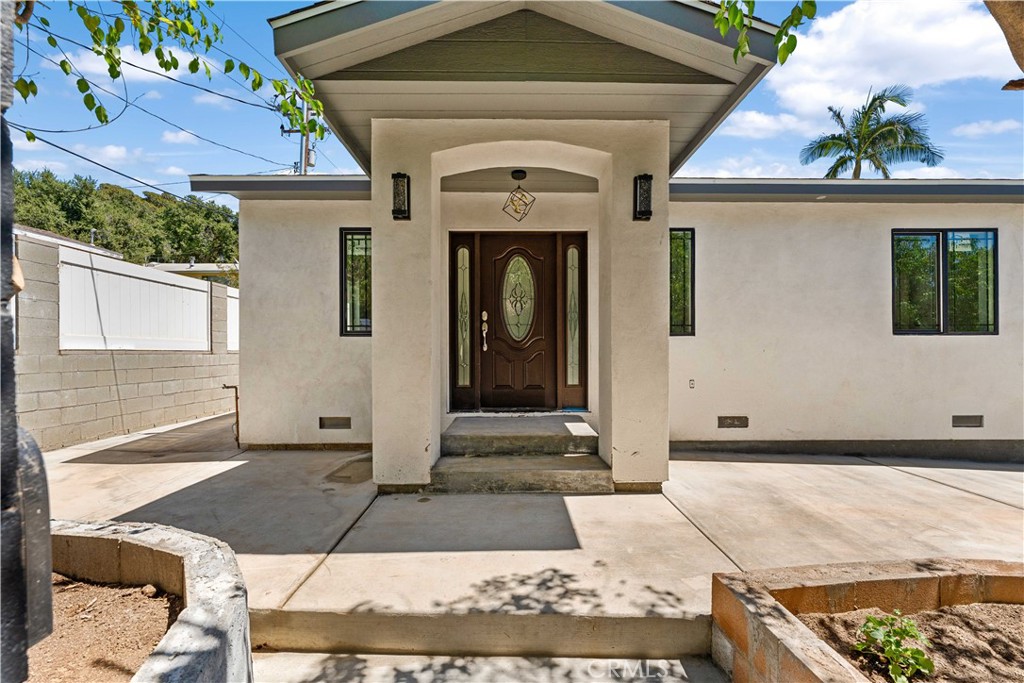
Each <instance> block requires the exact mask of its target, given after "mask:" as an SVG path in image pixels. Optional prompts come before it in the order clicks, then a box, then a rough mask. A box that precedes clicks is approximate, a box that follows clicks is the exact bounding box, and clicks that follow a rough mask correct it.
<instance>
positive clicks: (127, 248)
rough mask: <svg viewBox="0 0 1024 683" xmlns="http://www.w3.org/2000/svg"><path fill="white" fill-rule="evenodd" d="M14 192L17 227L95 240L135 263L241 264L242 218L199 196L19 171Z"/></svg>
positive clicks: (45, 172)
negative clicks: (140, 190)
mask: <svg viewBox="0 0 1024 683" xmlns="http://www.w3.org/2000/svg"><path fill="white" fill-rule="evenodd" d="M14 195H15V198H16V201H15V219H16V220H17V221H18V222H19V223H23V224H25V225H27V226H29V227H33V228H41V229H43V230H50V231H51V232H55V233H57V234H60V235H64V236H66V237H71V238H73V239H77V240H81V241H84V242H89V241H92V240H93V239H94V240H95V244H96V246H99V247H103V248H105V249H111V250H113V251H117V252H120V253H121V254H123V255H124V258H125V260H127V261H131V262H133V263H148V262H150V261H161V262H165V263H184V262H188V261H189V260H190V259H195V260H196V261H198V262H204V263H229V264H230V263H234V262H235V261H236V260H238V216H237V214H235V212H234V211H232V210H231V209H229V208H227V207H224V206H221V205H219V204H217V203H215V202H212V201H204V200H202V199H199V198H198V197H195V196H193V195H189V196H188V197H186V198H185V199H184V200H180V199H178V198H176V197H175V196H173V195H170V194H166V193H158V192H147V193H145V196H139V195H137V194H135V193H134V192H132V191H131V190H128V189H126V188H123V187H118V186H117V185H109V184H102V185H99V186H98V187H97V184H96V181H95V180H93V179H92V178H88V177H83V176H75V177H74V178H73V179H71V180H61V179H60V178H58V177H57V176H55V175H54V174H53V173H52V172H51V171H49V170H43V171H37V172H33V173H26V172H23V171H15V172H14ZM93 230H95V233H93Z"/></svg>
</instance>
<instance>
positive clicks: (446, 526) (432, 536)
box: [334, 493, 580, 554]
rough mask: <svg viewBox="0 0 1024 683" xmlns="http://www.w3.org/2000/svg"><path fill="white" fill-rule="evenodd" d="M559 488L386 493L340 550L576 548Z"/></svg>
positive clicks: (383, 551)
mask: <svg viewBox="0 0 1024 683" xmlns="http://www.w3.org/2000/svg"><path fill="white" fill-rule="evenodd" d="M579 548H580V542H579V539H578V538H577V537H576V531H575V529H574V528H573V524H572V519H571V517H570V516H569V511H568V509H567V508H566V504H565V497H564V496H562V495H558V494H551V493H545V494H535V495H513V496H505V495H496V494H467V495H439V496H438V495H434V496H416V495H401V496H382V497H380V498H378V499H377V500H376V501H375V502H374V504H373V505H372V506H371V507H370V509H369V510H367V512H366V514H365V515H363V517H362V518H361V519H360V520H359V523H358V524H356V525H355V526H354V527H353V528H352V530H351V531H350V532H349V533H348V534H347V535H346V536H345V539H344V540H343V541H342V542H341V543H340V544H339V545H338V547H337V549H336V550H335V551H334V552H335V553H336V554H370V553H415V552H422V553H427V552H430V553H446V552H475V551H496V550H577V549H579Z"/></svg>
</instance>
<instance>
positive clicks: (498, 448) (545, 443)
mask: <svg viewBox="0 0 1024 683" xmlns="http://www.w3.org/2000/svg"><path fill="white" fill-rule="evenodd" d="M597 439H598V436H597V432H595V431H594V430H593V428H592V427H590V425H588V424H587V423H586V422H585V421H584V420H583V418H582V417H580V416H579V415H543V416H529V415H526V416H514V417H458V418H456V419H455V421H454V422H452V424H451V426H450V427H448V429H446V430H445V431H444V433H443V434H442V435H441V455H565V454H574V455H575V454H588V455H596V454H597Z"/></svg>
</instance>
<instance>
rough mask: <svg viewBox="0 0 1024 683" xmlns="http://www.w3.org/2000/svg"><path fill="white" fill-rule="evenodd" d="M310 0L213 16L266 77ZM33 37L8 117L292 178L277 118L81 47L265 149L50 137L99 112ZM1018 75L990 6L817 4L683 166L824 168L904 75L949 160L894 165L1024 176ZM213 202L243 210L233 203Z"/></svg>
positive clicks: (324, 162)
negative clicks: (818, 151) (783, 54)
mask: <svg viewBox="0 0 1024 683" xmlns="http://www.w3.org/2000/svg"><path fill="white" fill-rule="evenodd" d="M103 4H107V3H103ZM306 4H309V3H305V2H303V3H291V2H252V1H244V2H243V1H241V0H219V1H218V2H217V4H216V5H215V7H214V9H213V14H214V15H216V17H218V18H220V19H222V20H223V21H224V23H225V29H224V30H225V40H224V43H223V44H222V45H221V47H222V48H223V50H224V52H226V53H228V54H230V55H231V56H232V57H234V58H235V60H236V61H238V60H243V61H246V62H248V63H249V64H250V65H251V66H253V67H255V68H258V69H260V70H261V71H262V72H263V73H264V75H265V76H267V77H281V76H283V75H284V72H283V70H282V69H281V67H280V65H279V63H278V62H277V60H276V58H275V57H274V56H273V43H272V36H271V30H270V27H269V25H268V24H267V22H266V19H267V18H268V17H272V16H277V15H279V14H284V13H286V12H289V11H291V10H293V9H296V8H298V7H302V6H304V5H306ZM94 6H102V4H100V3H94ZM50 7H51V9H49V10H46V9H41V10H37V11H42V12H44V13H45V16H47V18H48V19H49V20H50V21H51V23H52V26H53V28H54V31H55V32H56V33H58V34H60V35H65V36H68V37H72V38H75V39H77V40H79V41H81V40H82V39H83V35H84V34H83V28H82V25H81V23H80V21H79V20H78V17H77V16H76V15H74V14H72V13H71V12H69V11H68V10H67V8H66V5H65V4H63V3H61V2H55V3H50ZM790 7H792V2H787V1H779V2H765V0H760V2H758V9H757V13H758V15H759V16H761V17H763V18H765V19H766V20H769V21H776V22H777V21H779V20H780V19H781V18H782V17H783V16H785V14H786V13H787V12H788V10H789V8H790ZM709 20H710V17H709ZM26 38H27V39H28V41H29V45H30V46H31V47H32V49H33V50H35V51H37V52H39V53H41V54H42V55H44V56H48V57H52V56H54V55H55V54H56V51H55V50H54V49H53V48H51V47H50V46H49V45H47V44H46V41H45V36H44V35H43V34H42V33H41V32H40V31H38V30H33V29H30V30H29V32H28V33H27V35H26V34H25V33H22V34H21V35H16V40H17V41H19V42H18V44H17V45H16V47H15V55H16V64H17V67H16V73H17V72H20V71H22V70H24V73H25V74H29V75H32V76H33V77H34V78H35V80H36V82H37V83H38V85H39V90H40V95H39V96H38V97H36V98H33V99H32V100H30V101H29V102H28V103H27V104H26V103H24V102H21V101H20V98H19V100H18V102H17V103H16V105H15V106H14V108H13V109H11V110H10V111H9V112H8V118H9V119H10V120H11V121H14V122H17V123H20V124H22V125H26V126H28V127H30V128H32V129H33V130H35V131H36V132H37V134H38V135H39V136H40V137H42V138H45V139H47V140H50V141H52V142H55V143H57V144H59V145H61V146H62V147H65V148H68V149H70V150H72V151H75V152H77V153H78V154H80V155H82V156H84V157H87V158H88V159H92V160H95V161H98V162H101V163H103V164H105V165H106V166H109V167H111V168H114V169H116V170H118V171H121V172H123V173H126V174H128V175H130V176H133V177H135V178H138V179H140V180H143V181H145V182H147V183H151V184H153V185H158V186H160V187H162V188H163V189H166V190H167V191H170V192H174V193H175V194H185V193H187V192H188V184H187V182H186V181H187V175H188V174H190V173H210V174H244V173H273V172H285V171H287V169H288V167H290V165H291V164H292V162H293V161H295V160H296V159H297V158H298V136H291V137H282V136H281V134H280V131H279V126H280V124H281V120H280V119H279V117H278V116H277V115H276V114H275V113H274V112H273V111H270V110H267V109H265V108H260V107H259V106H255V107H254V106H249V105H246V104H241V103H238V102H235V101H232V100H228V99H225V98H224V97H220V96H218V95H217V94H212V93H209V92H204V91H201V90H197V89H195V88H190V87H188V86H185V85H182V84H180V83H175V82H172V81H169V80H166V79H163V78H159V77H156V76H152V75H149V74H145V73H143V72H140V71H138V70H134V69H132V68H131V67H126V69H125V76H126V78H125V82H124V83H123V84H122V83H117V84H110V79H109V77H108V76H107V75H106V73H105V71H106V70H105V68H102V66H101V65H100V64H97V62H98V60H97V59H96V58H94V57H93V56H92V55H89V54H85V58H84V59H82V57H81V56H80V55H81V54H82V51H80V50H78V49H77V48H74V47H73V46H72V49H74V50H76V51H77V55H78V56H79V59H78V63H79V66H81V67H82V68H83V71H86V72H87V74H88V75H89V77H90V78H91V79H92V80H95V81H97V82H100V83H103V84H105V85H109V87H110V89H111V90H116V91H117V92H120V93H123V88H125V87H126V88H127V90H128V98H129V99H131V100H133V101H135V103H136V104H138V105H139V106H141V107H143V108H145V109H147V110H149V111H150V112H152V113H154V114H157V115H159V116H160V117H162V118H164V119H166V121H167V122H170V124H175V125H176V126H179V127H180V128H184V129H186V130H188V131H192V132H194V133H196V134H198V135H200V136H202V137H204V138H208V139H210V140H213V141H216V142H218V143H221V144H223V145H227V146H230V147H234V148H236V149H239V150H242V151H245V152H248V153H249V154H251V155H255V156H256V157H262V158H261V159H257V158H254V157H252V156H246V155H243V154H239V153H236V152H233V151H230V150H227V149H225V148H223V147H218V146H215V145H213V144H209V143H207V142H204V141H201V140H198V139H196V138H195V137H193V136H191V135H189V134H187V133H183V132H182V131H181V130H179V128H176V127H174V125H170V124H169V123H167V122H165V121H160V120H158V119H156V118H154V117H152V116H150V115H148V114H146V113H143V112H142V111H140V110H138V109H136V108H132V107H130V108H128V109H127V110H126V111H125V112H124V114H122V115H121V116H120V118H118V119H117V120H116V121H114V122H113V123H112V124H111V125H108V126H105V127H101V128H95V129H92V130H85V131H81V132H44V131H46V130H61V131H66V130H75V129H79V128H84V127H88V126H90V125H94V124H95V119H94V118H93V117H92V115H91V114H90V113H89V112H88V111H86V110H85V108H84V107H83V106H82V105H81V99H80V98H81V96H80V95H79V94H78V92H77V90H76V89H75V85H74V80H73V79H71V78H67V77H65V76H64V75H63V73H61V72H60V71H59V70H58V69H57V68H56V67H54V66H52V65H51V64H49V63H47V62H46V61H45V60H44V59H43V58H41V57H40V56H38V55H36V54H32V53H31V52H28V53H26V50H25V49H24V46H23V43H22V41H24V40H25V39H26ZM69 52H70V50H69ZM75 55H76V53H72V56H75ZM26 57H27V59H26ZM125 57H126V59H129V60H130V61H138V62H139V63H146V60H147V59H148V58H146V57H142V56H138V55H134V54H132V53H131V51H130V50H129V51H126V53H125ZM210 57H211V58H212V60H213V61H214V62H218V63H219V62H222V61H223V60H224V59H225V58H226V55H225V54H224V53H221V52H217V51H214V52H212V53H211V55H210ZM58 59H59V57H58ZM184 61H185V60H182V62H184ZM1019 76H1020V71H1019V69H1018V68H1017V66H1016V65H1015V64H1014V62H1013V60H1012V58H1011V56H1010V53H1009V49H1008V48H1007V46H1006V43H1005V40H1004V39H1003V36H1002V34H1001V33H1000V31H999V29H998V27H997V25H996V24H995V21H994V20H993V19H992V18H991V16H990V15H989V14H988V12H987V11H986V10H985V9H984V7H983V5H982V4H981V2H968V1H965V0H925V1H924V2H918V1H916V0H857V1H856V2H819V16H818V18H817V19H816V20H815V21H814V22H812V23H811V24H809V25H808V26H805V27H804V28H802V29H801V31H800V42H799V45H798V47H797V51H796V53H795V54H794V55H793V56H792V57H791V58H790V60H789V61H788V62H787V63H786V64H785V65H784V66H776V67H775V68H774V69H773V70H772V72H771V73H770V74H769V76H768V77H767V78H766V79H765V80H764V81H762V83H761V84H760V85H759V86H758V87H757V88H756V89H755V90H754V92H752V93H751V94H750V96H749V97H747V99H746V100H744V102H743V103H742V104H741V105H740V106H739V107H738V109H737V110H736V111H735V112H734V113H733V114H732V116H730V117H729V119H728V120H726V122H725V123H724V124H723V125H722V126H721V127H720V128H719V130H718V131H716V133H715V134H714V135H713V136H712V137H711V139H710V140H709V141H708V142H706V143H705V144H704V146H703V147H702V148H701V149H700V150H699V151H698V152H697V154H696V155H695V156H694V157H693V158H692V159H691V160H690V161H689V162H688V163H687V165H686V166H685V167H684V168H683V170H682V172H681V173H680V175H687V176H711V177H730V176H744V177H820V176H821V175H822V174H823V173H824V170H825V168H827V163H825V162H819V163H816V164H813V165H810V166H801V165H800V163H799V160H798V158H797V156H798V154H799V150H800V148H801V147H802V146H803V145H804V144H805V143H806V142H807V141H808V140H809V139H810V138H812V137H815V136H816V135H818V134H820V133H824V132H828V131H830V130H831V129H830V127H829V121H828V114H827V111H826V109H825V107H826V106H827V105H829V104H833V105H838V106H841V107H843V108H844V110H846V111H849V110H851V109H852V108H853V107H856V106H858V105H859V104H861V103H863V101H864V99H865V97H866V95H867V93H868V90H869V89H871V88H875V89H878V88H882V87H885V86H887V85H891V84H894V83H904V84H907V85H909V86H911V87H912V88H913V89H914V101H913V103H912V105H911V107H912V108H913V109H915V110H919V111H923V112H924V113H925V114H926V116H927V121H928V123H929V130H930V133H931V136H932V140H933V142H935V143H936V144H937V145H938V146H940V147H941V148H942V149H943V150H944V151H945V153H946V158H945V160H944V161H943V163H942V164H941V166H939V167H937V168H928V167H925V166H922V165H920V164H904V165H900V166H897V167H895V168H894V171H895V172H896V173H895V175H897V176H898V177H919V178H957V177H963V178H1020V177H1024V129H1022V119H1024V104H1022V102H1024V95H1022V93H1020V92H1006V91H1002V90H1000V88H1001V86H1002V85H1003V83H1005V82H1006V81H1008V80H1010V79H1011V78H1017V77H1019ZM177 77H178V78H180V79H181V80H183V81H185V82H188V83H191V84H193V85H197V86H202V87H204V88H208V89H210V90H212V91H214V92H215V93H222V94H229V95H233V96H235V97H237V98H239V99H242V100H245V101H248V102H251V103H253V104H256V105H264V104H265V103H266V100H269V99H270V93H269V89H268V88H264V90H263V91H262V92H260V93H257V94H254V93H252V92H251V91H247V90H246V89H244V88H243V87H242V86H241V85H239V84H238V83H237V82H234V81H232V80H229V79H228V78H226V77H224V76H223V75H219V74H215V76H214V79H213V80H212V81H207V80H206V78H205V76H191V75H189V74H187V72H185V71H183V72H182V73H180V74H177ZM136 98H137V99H136ZM104 104H105V106H106V108H107V110H108V111H109V112H110V113H111V116H112V117H113V115H115V114H117V113H118V112H119V111H120V109H121V107H120V106H118V100H117V99H116V98H113V97H107V98H106V101H105V102H104ZM12 134H13V136H14V138H15V166H17V167H18V168H21V169H25V170H38V169H42V168H44V167H47V168H50V169H51V170H53V171H54V172H55V173H57V174H58V175H60V176H62V177H70V176H72V175H74V174H76V173H79V174H83V175H90V176H92V177H94V178H96V179H97V180H100V181H103V182H114V183H117V184H120V185H124V186H129V187H131V186H133V185H134V183H133V182H132V181H130V180H127V179H125V178H121V177H119V176H117V175H115V174H113V173H110V172H109V171H106V170H103V169H102V168H100V167H98V166H95V165H93V164H91V163H89V162H88V161H85V160H83V159H81V158H78V157H75V156H73V155H70V154H67V153H65V152H61V151H58V150H55V149H53V148H50V147H48V146H47V145H45V144H43V143H41V142H35V143H29V142H27V141H26V140H25V139H24V137H23V136H22V135H21V134H20V133H18V132H16V131H12ZM317 152H318V163H317V166H316V168H315V171H316V172H319V173H358V172H360V171H359V169H358V167H357V165H356V164H355V163H354V162H353V161H352V159H351V157H350V156H349V155H348V153H347V152H346V151H345V149H344V147H343V146H342V145H341V144H340V143H339V142H338V141H337V140H335V139H333V138H328V139H327V140H325V141H322V142H320V143H319V145H318V149H317ZM216 199H217V200H218V201H223V202H224V203H226V204H228V205H231V206H234V205H235V202H234V200H232V199H231V198H230V197H225V196H218V197H216Z"/></svg>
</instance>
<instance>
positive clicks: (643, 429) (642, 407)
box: [599, 122, 669, 490]
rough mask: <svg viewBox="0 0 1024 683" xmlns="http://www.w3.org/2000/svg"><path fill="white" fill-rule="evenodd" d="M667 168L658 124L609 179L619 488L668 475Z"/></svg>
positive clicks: (603, 326)
mask: <svg viewBox="0 0 1024 683" xmlns="http://www.w3.org/2000/svg"><path fill="white" fill-rule="evenodd" d="M667 168H668V126H662V125H657V124H655V123H653V122H652V125H649V126H642V127H641V126H637V129H636V131H635V133H634V134H633V139H632V144H631V145H629V146H628V147H625V148H624V147H618V148H617V149H616V150H615V152H614V153H613V156H612V164H611V170H610V172H609V173H608V176H607V179H604V178H603V179H602V184H603V185H604V187H602V191H601V195H602V196H601V211H600V214H601V226H600V238H599V239H600V253H601V257H600V258H601V263H600V273H601V287H600V293H599V296H600V307H599V310H600V317H601V320H600V335H601V358H600V395H601V416H600V429H599V432H600V435H601V437H600V448H601V453H602V456H603V457H604V458H605V460H610V461H611V465H612V475H613V478H614V480H615V484H616V488H618V489H620V490H629V489H631V488H633V489H640V490H644V489H647V488H656V485H657V484H659V483H660V482H662V481H664V480H666V479H667V478H668V227H669V225H668V177H667V172H666V169H667ZM641 173H651V174H653V176H654V184H653V186H654V192H653V204H652V208H653V211H654V216H653V217H652V218H651V220H649V221H634V220H633V199H632V197H633V178H634V176H636V175H639V174H641ZM608 186H610V187H608ZM605 187H608V189H607V190H606V189H605ZM645 484H646V485H647V486H644V485H645Z"/></svg>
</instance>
